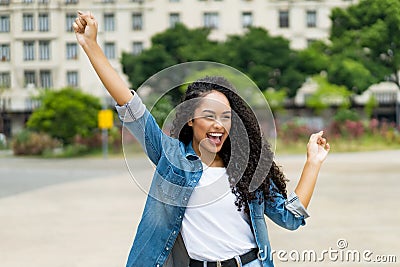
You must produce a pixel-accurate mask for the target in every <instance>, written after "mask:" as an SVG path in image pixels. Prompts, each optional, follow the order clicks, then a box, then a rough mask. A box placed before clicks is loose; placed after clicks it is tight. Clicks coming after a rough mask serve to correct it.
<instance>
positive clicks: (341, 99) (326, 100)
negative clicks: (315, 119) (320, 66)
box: [306, 75, 351, 113]
mask: <svg viewBox="0 0 400 267" xmlns="http://www.w3.org/2000/svg"><path fill="white" fill-rule="evenodd" d="M312 79H313V80H314V81H315V82H316V83H317V84H318V89H317V91H316V92H315V93H314V94H312V95H311V96H310V97H309V98H307V99H306V106H307V107H309V108H312V109H314V110H315V112H316V113H321V112H322V110H324V109H326V108H328V107H329V106H331V105H337V106H339V109H348V107H349V106H350V95H351V92H350V91H349V90H348V89H347V88H346V87H345V86H338V85H335V84H331V83H329V82H328V81H327V79H326V77H324V76H320V75H318V76H317V75H316V76H313V77H312Z"/></svg>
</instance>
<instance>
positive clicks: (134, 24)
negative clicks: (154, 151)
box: [0, 0, 400, 267]
mask: <svg viewBox="0 0 400 267" xmlns="http://www.w3.org/2000/svg"><path fill="white" fill-rule="evenodd" d="M77 10H82V11H88V10H90V11H91V12H92V13H93V14H94V15H95V17H96V18H97V20H98V22H99V35H98V42H99V44H100V45H101V47H102V48H103V50H104V52H105V54H106V56H107V58H108V59H109V60H110V62H111V64H112V66H113V67H114V68H115V70H116V71H117V72H118V73H119V74H120V75H121V77H122V78H123V79H124V80H125V81H126V83H127V84H128V85H129V87H130V88H132V89H133V90H137V89H139V88H140V86H141V85H142V84H143V83H144V82H145V81H146V80H147V79H149V78H150V77H151V76H152V75H154V74H155V73H157V72H159V71H161V70H163V69H165V68H168V67H170V66H173V65H175V64H179V63H185V62H191V61H212V62H219V63H222V64H226V65H228V66H231V67H233V68H235V69H237V70H239V71H241V72H243V73H244V74H246V75H247V76H248V77H249V78H250V79H251V80H253V81H254V83H255V84H256V85H257V86H258V88H259V89H260V91H261V92H262V94H263V96H264V97H265V99H266V100H267V102H268V103H269V106H270V108H271V110H272V113H273V115H274V119H275V125H276V131H277V132H276V137H277V138H276V155H277V160H278V162H279V163H281V165H282V166H283V168H284V170H285V171H286V173H287V175H288V177H289V178H290V179H291V182H290V184H289V189H290V188H292V187H293V185H295V182H296V179H297V177H298V176H299V174H300V172H301V167H302V165H303V163H304V151H305V148H304V146H305V144H306V142H307V140H308V137H309V134H310V133H312V132H314V131H317V130H318V131H319V130H321V129H323V130H324V131H325V134H326V136H327V138H328V141H329V142H330V143H331V146H332V152H331V155H330V157H329V158H328V160H327V162H326V163H325V166H324V168H323V170H322V172H321V177H320V181H319V183H318V187H317V191H316V194H315V197H314V199H313V203H312V205H311V206H310V209H311V211H312V212H311V214H312V216H313V218H311V220H310V223H308V225H309V226H310V227H306V228H304V229H305V230H302V231H299V232H296V233H286V232H285V231H283V230H282V229H278V228H276V227H275V226H274V225H273V224H270V223H269V226H270V225H271V228H270V231H271V239H272V245H273V248H276V249H277V250H278V249H286V250H289V249H316V250H317V251H319V252H320V251H321V250H323V249H329V246H331V247H334V248H337V243H336V242H337V240H339V239H340V238H345V239H346V240H347V241H348V245H349V248H354V249H359V250H364V249H372V250H374V252H375V254H381V255H397V262H398V261H399V257H400V255H398V251H400V248H399V245H398V240H397V239H395V237H397V236H398V235H399V227H398V225H399V224H400V217H399V215H398V212H397V206H396V203H397V202H398V201H397V199H396V197H397V195H398V194H399V193H400V192H399V189H398V188H400V187H399V186H400V184H399V179H398V177H399V174H398V173H399V171H400V154H399V151H400V80H399V77H400V76H399V74H400V72H399V70H400V53H398V52H400V1H398V0H358V1H357V0H330V1H328V0H286V1H285V0H95V1H90V0H86V1H79V0H0V59H1V60H0V265H1V266H7V267H8V266H22V265H26V264H30V265H33V266H53V267H54V266H121V265H124V264H125V259H126V256H127V253H128V250H129V247H130V244H131V239H132V236H133V234H134V229H135V227H136V223H137V222H138V220H139V218H140V214H141V210H142V207H143V204H144V200H145V193H144V192H143V191H141V190H140V185H137V184H135V183H134V182H133V181H132V178H134V176H136V175H140V176H142V175H143V177H147V176H149V177H150V176H151V172H152V169H148V168H143V166H145V165H148V162H147V164H143V162H144V161H146V159H145V158H144V155H143V154H142V153H141V152H140V151H141V149H140V148H139V147H138V145H137V143H136V142H135V140H134V139H133V138H131V137H129V135H125V134H124V148H123V147H122V141H121V139H122V137H121V136H122V132H123V131H122V127H121V124H120V122H119V120H118V118H117V116H116V112H115V108H114V105H115V103H114V101H113V100H112V99H111V97H110V96H109V95H108V93H107V92H106V90H105V89H104V87H103V86H102V85H101V83H100V81H99V79H98V78H97V76H96V74H95V72H94V71H93V68H92V67H91V65H90V62H89V61H88V59H87V57H86V56H85V54H84V52H83V51H82V49H81V48H80V47H79V45H78V44H77V42H76V39H75V34H74V32H73V30H72V23H73V21H74V20H75V18H76V11H77ZM173 78H174V77H171V79H173ZM144 89H145V88H144ZM178 89H179V88H178ZM242 89H243V90H246V88H242ZM142 92H146V90H142ZM181 94H182V90H174V91H173V92H172V93H170V94H167V95H165V96H163V97H162V98H160V99H159V100H157V102H156V105H155V106H154V108H153V109H152V112H153V114H154V115H155V117H156V119H157V122H158V123H159V124H160V125H163V124H164V122H165V120H166V118H167V116H168V114H169V113H170V111H171V110H172V109H173V108H174V106H176V105H177V103H179V100H180V95H181ZM123 150H124V151H123ZM124 155H125V156H127V157H128V158H129V162H132V163H133V164H134V165H133V166H129V167H130V169H132V168H134V169H135V175H132V172H131V173H129V171H128V170H127V168H126V165H125V163H124V159H123V156H124ZM133 180H135V179H133ZM396 253H397V254H396ZM21 255H27V256H28V257H27V258H26V259H23V258H22V257H21ZM60 259H61V260H60ZM310 264H311V263H310V262H308V263H307V262H306V263H305V262H302V263H301V262H293V260H291V262H277V266H280V265H285V266H289V265H290V266H291V265H293V266H294V265H296V266H309V265H310ZM313 264H314V265H319V266H322V265H336V264H339V263H338V262H337V261H336V262H328V261H326V262H323V263H321V262H319V263H313ZM340 264H341V266H346V265H348V264H349V263H348V262H341V263H340ZM378 264H380V263H377V262H375V263H370V265H371V266H373V265H378ZM351 265H352V264H351ZM390 265H391V266H399V265H398V263H397V265H396V263H394V262H391V263H390Z"/></svg>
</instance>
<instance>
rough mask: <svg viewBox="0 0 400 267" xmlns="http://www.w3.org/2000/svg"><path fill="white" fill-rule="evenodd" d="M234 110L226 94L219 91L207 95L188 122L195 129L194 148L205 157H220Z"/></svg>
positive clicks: (202, 157)
mask: <svg viewBox="0 0 400 267" xmlns="http://www.w3.org/2000/svg"><path fill="white" fill-rule="evenodd" d="M231 113H232V110H231V107H230V104H229V101H228V99H227V98H226V96H225V95H224V94H222V93H220V92H218V91H212V92H211V93H209V94H207V95H205V96H204V97H203V98H202V99H201V101H200V105H199V106H198V107H197V108H196V109H195V111H194V117H193V119H192V120H191V121H189V122H188V125H189V126H190V127H192V129H193V140H192V141H193V149H194V151H195V152H196V153H197V155H199V156H200V157H201V159H202V160H203V162H204V159H205V158H207V159H208V160H207V161H210V157H211V156H212V157H213V158H214V157H215V158H216V159H217V158H218V157H217V155H216V153H218V152H219V151H220V150H221V148H222V145H223V144H224V142H225V140H226V138H227V137H228V134H229V130H230V129H231V117H232V114H231Z"/></svg>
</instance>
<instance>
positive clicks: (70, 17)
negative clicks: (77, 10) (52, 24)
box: [65, 13, 76, 32]
mask: <svg viewBox="0 0 400 267" xmlns="http://www.w3.org/2000/svg"><path fill="white" fill-rule="evenodd" d="M75 18H76V15H75V14H74V13H68V14H67V15H65V31H67V32H73V31H74V29H73V28H72V24H74V22H75Z"/></svg>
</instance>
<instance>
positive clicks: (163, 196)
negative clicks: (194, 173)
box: [156, 166, 186, 205]
mask: <svg viewBox="0 0 400 267" xmlns="http://www.w3.org/2000/svg"><path fill="white" fill-rule="evenodd" d="M162 171H163V174H160V173H159V171H156V175H157V176H158V177H157V183H156V184H157V191H158V195H159V197H158V200H161V201H163V202H165V203H167V204H172V205H177V204H178V203H175V202H176V200H177V199H179V196H180V195H181V193H182V190H183V189H184V188H185V181H186V179H185V177H184V176H181V175H180V174H178V173H177V172H176V171H175V170H174V169H173V168H172V166H167V167H166V169H165V170H162ZM171 201H173V202H171Z"/></svg>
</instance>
